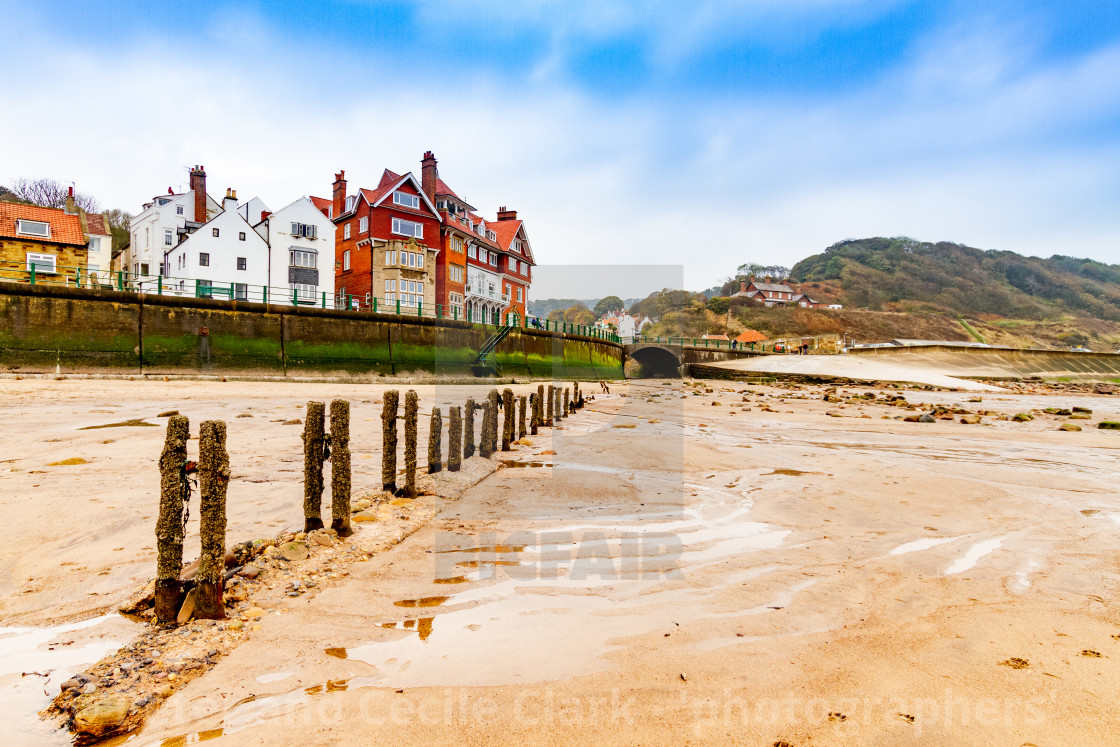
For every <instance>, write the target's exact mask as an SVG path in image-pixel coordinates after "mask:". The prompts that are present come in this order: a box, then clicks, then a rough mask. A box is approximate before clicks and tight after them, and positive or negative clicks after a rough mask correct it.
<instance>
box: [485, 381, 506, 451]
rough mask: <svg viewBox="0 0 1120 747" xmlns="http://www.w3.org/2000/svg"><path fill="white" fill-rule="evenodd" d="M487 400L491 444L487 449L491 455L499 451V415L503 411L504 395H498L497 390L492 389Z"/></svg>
mask: <svg viewBox="0 0 1120 747" xmlns="http://www.w3.org/2000/svg"><path fill="white" fill-rule="evenodd" d="M486 400H487V401H488V402H489V403H490V420H491V422H490V431H489V433H490V442H489V443H488V444H487V447H488V448H489V449H490V454H493V453H494V452H495V451H497V450H498V413H499V412H501V409H502V395H501V394H499V393H498V390H497V389H491V390H490V394H488V395H486Z"/></svg>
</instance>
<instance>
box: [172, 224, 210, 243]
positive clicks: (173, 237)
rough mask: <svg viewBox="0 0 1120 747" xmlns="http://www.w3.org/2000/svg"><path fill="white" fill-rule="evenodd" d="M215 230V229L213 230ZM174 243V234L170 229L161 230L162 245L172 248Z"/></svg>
mask: <svg viewBox="0 0 1120 747" xmlns="http://www.w3.org/2000/svg"><path fill="white" fill-rule="evenodd" d="M214 230H217V229H214ZM174 243H175V234H174V232H173V231H172V230H171V229H170V228H165V229H163V245H164V246H172V245H173V244H174Z"/></svg>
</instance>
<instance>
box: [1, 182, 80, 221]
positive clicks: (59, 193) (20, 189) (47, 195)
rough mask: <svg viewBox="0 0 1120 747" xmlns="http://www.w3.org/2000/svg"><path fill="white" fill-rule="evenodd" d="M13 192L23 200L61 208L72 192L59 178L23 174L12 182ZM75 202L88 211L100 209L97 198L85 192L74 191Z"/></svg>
mask: <svg viewBox="0 0 1120 747" xmlns="http://www.w3.org/2000/svg"><path fill="white" fill-rule="evenodd" d="M10 191H11V193H12V194H14V195H15V196H16V197H17V198H19V199H20V200H22V201H23V202H30V203H31V204H33V205H42V206H43V207H51V208H61V207H65V206H66V196H67V194H69V192H70V187H69V185H67V184H64V183H62V182H60V181H59V180H57V179H49V178H45V177H44V178H39V179H30V178H28V177H25V176H21V177H19V178H18V179H15V180H14V181H13V182H12V186H11V189H10ZM74 204H76V205H77V206H78V207H80V208H81V209H82V210H85V211H86V212H87V213H96V212H99V211H100V206H99V205H98V204H97V200H96V198H94V197H92V196H91V195H87V194H85V193H83V192H74Z"/></svg>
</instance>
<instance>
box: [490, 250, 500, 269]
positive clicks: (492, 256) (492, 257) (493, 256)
mask: <svg viewBox="0 0 1120 747" xmlns="http://www.w3.org/2000/svg"><path fill="white" fill-rule="evenodd" d="M490 264H492V265H494V267H497V266H498V255H497V254H494V252H490Z"/></svg>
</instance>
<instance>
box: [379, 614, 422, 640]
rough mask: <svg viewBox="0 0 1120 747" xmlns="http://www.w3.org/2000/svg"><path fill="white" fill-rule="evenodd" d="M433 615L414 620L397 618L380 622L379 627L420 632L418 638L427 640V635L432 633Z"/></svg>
mask: <svg viewBox="0 0 1120 747" xmlns="http://www.w3.org/2000/svg"><path fill="white" fill-rule="evenodd" d="M434 620H435V618H434V617H419V618H416V619H414V620H399V621H397V622H387V623H381V627H383V628H387V629H389V630H408V631H413V632H416V633H419V634H420V640H421V641H426V640H428V636H430V635H431V634H432V623H433V621H434Z"/></svg>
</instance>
